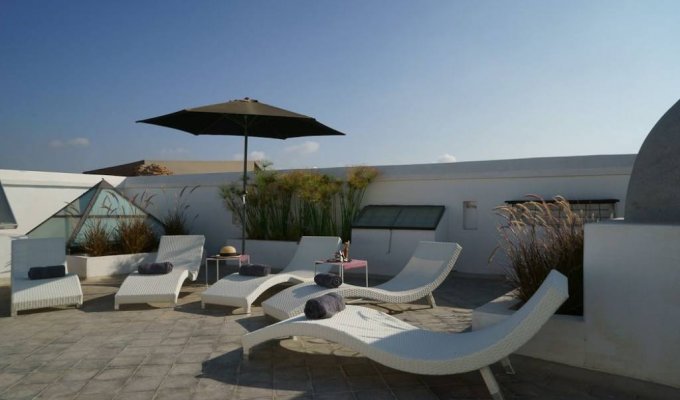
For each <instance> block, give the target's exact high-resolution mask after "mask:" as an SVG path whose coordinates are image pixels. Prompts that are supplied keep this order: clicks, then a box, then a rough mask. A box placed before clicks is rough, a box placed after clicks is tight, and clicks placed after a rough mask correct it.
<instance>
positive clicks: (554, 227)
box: [472, 196, 585, 365]
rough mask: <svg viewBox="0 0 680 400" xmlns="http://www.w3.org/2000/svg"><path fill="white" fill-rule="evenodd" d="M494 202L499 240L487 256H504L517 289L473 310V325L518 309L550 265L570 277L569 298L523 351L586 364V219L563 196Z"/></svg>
mask: <svg viewBox="0 0 680 400" xmlns="http://www.w3.org/2000/svg"><path fill="white" fill-rule="evenodd" d="M530 198H531V199H533V200H532V201H529V202H526V203H519V204H508V205H504V206H500V207H497V208H496V213H497V214H498V215H499V216H500V217H501V220H502V223H501V224H500V225H499V226H498V232H499V236H500V239H499V244H498V246H497V247H496V249H495V250H494V251H493V253H492V255H491V257H490V258H489V261H490V262H491V261H493V260H494V258H495V257H496V256H498V255H499V253H501V254H502V255H503V256H504V260H505V263H506V270H507V274H506V277H507V280H508V282H509V283H510V285H511V287H513V288H514V289H513V290H512V291H510V292H508V293H507V294H505V295H504V296H501V297H499V298H497V299H495V300H493V301H491V302H490V303H487V304H485V305H484V306H482V307H479V308H477V309H475V310H474V312H473V317H472V329H481V328H483V327H486V326H489V325H493V324H495V323H498V322H500V321H502V320H504V319H506V318H508V317H509V316H510V315H512V314H513V313H514V311H515V310H516V309H517V308H519V307H520V306H521V304H523V303H524V302H525V301H527V300H528V299H529V298H530V297H531V296H532V295H533V294H534V293H535V292H536V290H537V289H538V287H539V286H540V285H541V283H542V282H543V280H544V279H545V277H546V276H547V275H548V273H549V272H550V270H551V269H557V270H558V271H560V272H561V273H562V274H564V275H565V276H566V277H567V278H568V279H569V299H568V300H567V301H566V302H565V303H564V304H563V305H562V307H560V309H559V310H558V312H557V314H556V315H555V316H553V317H552V319H551V320H550V321H549V322H548V323H547V324H546V325H545V326H544V327H543V328H542V330H541V331H540V332H539V334H537V335H536V336H535V337H534V339H532V340H531V341H530V342H529V343H528V344H527V345H525V346H524V347H523V348H522V349H520V351H519V353H520V354H525V355H529V356H532V357H537V358H542V359H547V360H551V361H558V362H562V363H565V364H570V365H582V364H583V358H584V357H585V352H584V342H585V326H584V325H585V324H584V323H583V225H584V223H585V218H584V216H583V215H580V214H579V213H577V212H574V211H572V209H571V207H570V204H569V202H568V201H567V200H566V199H565V198H564V197H561V196H556V197H555V198H554V199H553V201H545V200H543V199H542V198H540V197H538V196H530Z"/></svg>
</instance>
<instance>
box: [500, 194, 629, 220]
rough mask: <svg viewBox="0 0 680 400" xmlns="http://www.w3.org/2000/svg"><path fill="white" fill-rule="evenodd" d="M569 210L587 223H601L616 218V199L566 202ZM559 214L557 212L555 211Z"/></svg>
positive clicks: (518, 201)
mask: <svg viewBox="0 0 680 400" xmlns="http://www.w3.org/2000/svg"><path fill="white" fill-rule="evenodd" d="M532 201H535V200H507V201H506V202H505V203H506V204H510V205H514V204H523V203H529V202H532ZM567 201H568V202H569V206H570V208H571V210H572V211H573V212H575V213H578V214H579V215H580V216H581V217H583V218H585V219H586V220H587V221H602V220H607V219H613V218H616V203H618V202H619V200H618V199H593V200H567ZM545 202H546V203H554V202H555V201H554V200H545ZM557 212H559V211H557Z"/></svg>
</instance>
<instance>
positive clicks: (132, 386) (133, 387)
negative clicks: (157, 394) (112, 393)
mask: <svg viewBox="0 0 680 400" xmlns="http://www.w3.org/2000/svg"><path fill="white" fill-rule="evenodd" d="M163 378H164V377H163V376H137V375H135V376H134V377H132V378H131V379H130V380H128V381H127V382H126V383H125V387H124V388H123V392H124V393H128V392H145V391H155V390H156V389H158V387H159V386H160V385H161V382H163Z"/></svg>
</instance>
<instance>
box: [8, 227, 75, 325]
mask: <svg viewBox="0 0 680 400" xmlns="http://www.w3.org/2000/svg"><path fill="white" fill-rule="evenodd" d="M52 265H64V266H65V267H66V268H67V270H66V272H67V274H66V276H64V277H61V278H50V279H35V280H31V279H29V278H28V270H29V269H30V268H31V267H45V266H52ZM11 275H12V279H11V281H12V296H11V297H12V298H11V303H12V305H11V311H10V315H11V316H13V317H14V316H16V315H17V312H18V311H22V310H31V309H35V308H45V307H54V306H63V305H69V304H75V305H76V307H79V306H81V305H82V304H83V290H82V289H81V287H80V280H78V276H77V275H75V274H68V267H67V265H66V244H65V243H64V239H61V238H48V239H15V240H12V273H11Z"/></svg>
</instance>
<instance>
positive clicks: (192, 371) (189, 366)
mask: <svg viewBox="0 0 680 400" xmlns="http://www.w3.org/2000/svg"><path fill="white" fill-rule="evenodd" d="M202 371H203V364H201V363H185V364H175V365H173V366H172V368H170V372H169V374H170V375H194V376H196V375H200V374H201V372H202Z"/></svg>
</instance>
